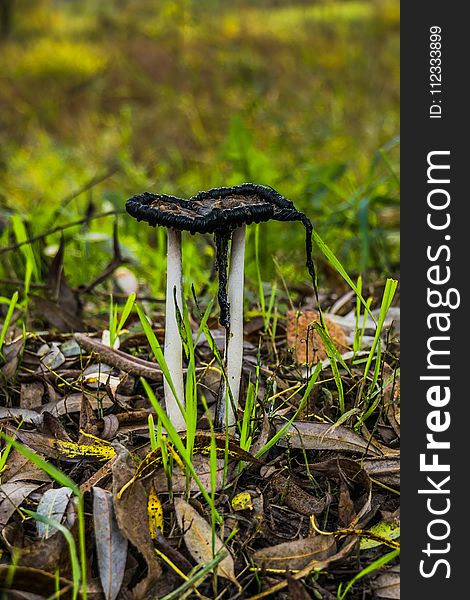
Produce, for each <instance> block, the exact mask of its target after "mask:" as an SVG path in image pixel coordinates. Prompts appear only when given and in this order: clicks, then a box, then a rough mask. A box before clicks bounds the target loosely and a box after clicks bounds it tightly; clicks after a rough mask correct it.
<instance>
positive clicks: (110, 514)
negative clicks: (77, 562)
mask: <svg viewBox="0 0 470 600" xmlns="http://www.w3.org/2000/svg"><path fill="white" fill-rule="evenodd" d="M93 523H94V527H95V540H96V553H97V556H98V566H99V572H100V580H101V585H102V586H103V592H104V596H105V598H106V600H115V598H116V596H117V595H118V594H119V590H120V589H121V585H122V581H123V578H124V572H125V569H126V560H127V538H125V537H124V536H123V535H122V533H121V531H120V529H119V527H118V524H117V521H116V516H115V514H114V507H113V495H112V494H111V492H108V491H106V490H103V489H101V488H99V487H95V488H93Z"/></svg>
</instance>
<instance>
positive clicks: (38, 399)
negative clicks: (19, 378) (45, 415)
mask: <svg viewBox="0 0 470 600" xmlns="http://www.w3.org/2000/svg"><path fill="white" fill-rule="evenodd" d="M43 395H44V386H43V384H42V383H41V382H40V381H32V382H31V383H22V384H21V393H20V408H26V409H30V410H32V409H34V408H39V407H40V406H41V404H42V397H43Z"/></svg>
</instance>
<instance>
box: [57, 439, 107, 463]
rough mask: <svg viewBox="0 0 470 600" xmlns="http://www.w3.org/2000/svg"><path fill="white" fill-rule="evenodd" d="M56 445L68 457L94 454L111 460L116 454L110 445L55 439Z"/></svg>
mask: <svg viewBox="0 0 470 600" xmlns="http://www.w3.org/2000/svg"><path fill="white" fill-rule="evenodd" d="M54 446H55V448H56V449H57V450H58V452H60V453H61V454H64V455H65V456H67V457H68V458H77V457H82V456H93V457H96V458H99V459H100V460H109V459H111V458H113V457H114V456H115V454H116V452H115V451H114V448H113V447H112V446H109V445H102V446H101V445H99V444H93V445H92V444H77V443H76V442H68V441H66V440H54Z"/></svg>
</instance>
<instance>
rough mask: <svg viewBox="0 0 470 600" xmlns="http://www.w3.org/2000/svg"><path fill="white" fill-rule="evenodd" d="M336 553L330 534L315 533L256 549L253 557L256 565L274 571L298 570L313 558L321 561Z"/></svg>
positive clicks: (334, 543) (333, 540)
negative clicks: (303, 537) (299, 538)
mask: <svg viewBox="0 0 470 600" xmlns="http://www.w3.org/2000/svg"><path fill="white" fill-rule="evenodd" d="M335 553H336V541H335V538H334V536H332V535H315V536H312V537H308V538H305V539H302V540H295V541H293V542H283V543H282V544H277V545H276V546H270V547H269V548H262V549H261V550H257V551H256V552H255V553H254V555H253V559H254V561H255V564H256V565H257V566H258V567H261V568H264V569H273V570H275V571H300V570H301V569H303V568H304V567H306V566H307V565H308V564H310V563H311V562H312V561H313V560H317V561H323V560H325V559H327V558H329V557H330V556H333V555H334V554H335Z"/></svg>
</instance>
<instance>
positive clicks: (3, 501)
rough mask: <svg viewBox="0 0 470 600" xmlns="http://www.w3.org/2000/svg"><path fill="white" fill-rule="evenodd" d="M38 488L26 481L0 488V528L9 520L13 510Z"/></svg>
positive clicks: (37, 485)
mask: <svg viewBox="0 0 470 600" xmlns="http://www.w3.org/2000/svg"><path fill="white" fill-rule="evenodd" d="M39 486H40V484H39V483H29V482H26V481H14V482H8V483H5V484H3V485H1V486H0V528H3V527H5V525H6V524H7V523H8V521H9V520H10V518H11V516H12V515H13V513H14V512H15V510H16V509H17V508H18V507H19V506H20V505H21V504H22V503H23V502H24V500H25V499H26V498H27V497H28V496H29V495H30V494H31V493H32V492H34V491H35V490H37V488H38V487H39Z"/></svg>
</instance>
